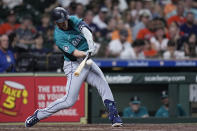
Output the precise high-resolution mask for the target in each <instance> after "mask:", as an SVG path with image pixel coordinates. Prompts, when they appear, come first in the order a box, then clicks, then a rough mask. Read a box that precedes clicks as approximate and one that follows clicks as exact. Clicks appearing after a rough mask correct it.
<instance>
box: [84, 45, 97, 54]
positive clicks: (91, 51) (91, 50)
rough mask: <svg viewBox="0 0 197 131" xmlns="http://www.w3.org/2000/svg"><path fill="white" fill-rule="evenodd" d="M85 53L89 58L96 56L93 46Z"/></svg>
mask: <svg viewBox="0 0 197 131" xmlns="http://www.w3.org/2000/svg"><path fill="white" fill-rule="evenodd" d="M86 53H87V54H88V53H90V55H91V56H94V55H95V54H96V46H94V47H93V48H91V49H89V50H88V51H87V52H86Z"/></svg>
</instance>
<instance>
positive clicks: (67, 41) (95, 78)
mask: <svg viewBox="0 0 197 131" xmlns="http://www.w3.org/2000/svg"><path fill="white" fill-rule="evenodd" d="M52 18H53V19H54V21H55V24H56V27H55V31H54V40H55V43H56V45H57V46H58V47H59V49H60V50H61V51H62V53H63V54H64V59H65V61H64V67H63V69H64V72H65V74H66V76H67V85H66V95H65V96H64V97H63V98H60V99H58V100H56V101H54V102H52V103H51V104H50V105H49V106H48V107H46V108H44V109H38V110H36V111H35V112H34V114H33V115H32V116H29V117H28V118H27V119H26V121H25V126H26V127H31V126H33V125H35V124H36V123H37V122H39V121H40V120H42V119H45V118H47V117H49V116H51V115H53V114H54V113H56V112H58V111H60V110H62V109H65V108H69V107H71V106H73V105H74V104H75V102H76V101H77V98H78V94H79V90H80V87H81V84H82V83H83V81H86V82H87V83H88V84H90V85H91V86H94V87H96V88H97V90H98V92H99V94H100V96H101V97H102V100H103V103H104V105H105V107H106V109H107V111H108V113H109V120H110V121H111V122H112V126H113V127H119V126H122V120H121V118H120V116H119V115H118V111H117V109H116V106H115V102H114V98H113V95H112V92H111V90H110V88H109V85H108V83H107V81H106V80H105V77H104V75H103V73H102V71H101V70H100V68H99V67H98V66H97V65H96V64H95V63H94V62H93V63H92V64H91V65H85V67H84V69H83V70H82V72H81V73H80V75H79V76H78V77H76V76H75V75H74V72H75V70H76V68H77V67H78V66H79V64H80V62H81V61H82V60H83V58H84V57H86V55H87V54H88V53H90V54H91V55H94V54H95V45H94V41H93V38H92V33H91V31H90V29H89V27H88V25H87V24H86V23H85V22H84V21H83V20H82V19H79V18H78V17H77V16H69V15H68V12H67V11H66V10H65V9H64V8H62V7H56V8H54V9H53V10H52Z"/></svg>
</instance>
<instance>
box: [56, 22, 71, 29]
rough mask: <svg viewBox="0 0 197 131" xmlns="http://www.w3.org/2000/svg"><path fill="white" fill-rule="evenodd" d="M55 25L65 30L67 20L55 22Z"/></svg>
mask: <svg viewBox="0 0 197 131" xmlns="http://www.w3.org/2000/svg"><path fill="white" fill-rule="evenodd" d="M57 25H58V27H59V28H60V29H62V30H67V29H68V21H67V20H65V21H64V22H62V23H57Z"/></svg>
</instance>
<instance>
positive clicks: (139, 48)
mask: <svg viewBox="0 0 197 131" xmlns="http://www.w3.org/2000/svg"><path fill="white" fill-rule="evenodd" d="M144 46H145V42H144V40H141V39H136V40H135V41H134V42H133V44H132V48H131V49H132V50H131V52H130V54H131V59H144V58H145V56H144V52H143V51H144Z"/></svg>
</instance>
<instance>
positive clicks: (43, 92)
mask: <svg viewBox="0 0 197 131" xmlns="http://www.w3.org/2000/svg"><path fill="white" fill-rule="evenodd" d="M84 86H85V85H84V84H82V87H81V89H80V93H79V96H78V100H77V102H76V103H75V104H74V106H72V107H70V108H69V109H63V110H61V111H59V112H57V113H55V114H54V115H52V116H50V117H49V118H47V119H45V120H43V121H47V122H49V121H50V122H54V121H56V122H79V121H80V118H81V117H84V116H85V90H84ZM35 87H36V89H37V90H36V102H37V103H36V104H37V107H38V108H39V109H42V108H45V107H46V106H48V105H49V104H50V103H51V102H53V101H55V100H57V99H59V98H62V97H63V96H64V95H66V93H67V92H66V77H36V81H35Z"/></svg>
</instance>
